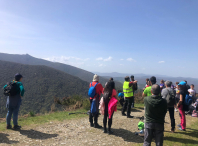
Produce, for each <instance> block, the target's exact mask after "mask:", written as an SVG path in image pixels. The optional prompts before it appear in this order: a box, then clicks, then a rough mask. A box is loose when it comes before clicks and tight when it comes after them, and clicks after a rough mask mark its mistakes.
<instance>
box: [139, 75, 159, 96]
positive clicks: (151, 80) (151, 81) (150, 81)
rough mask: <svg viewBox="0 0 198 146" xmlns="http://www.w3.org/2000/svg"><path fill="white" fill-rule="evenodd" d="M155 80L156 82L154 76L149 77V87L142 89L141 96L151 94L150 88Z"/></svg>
mask: <svg viewBox="0 0 198 146" xmlns="http://www.w3.org/2000/svg"><path fill="white" fill-rule="evenodd" d="M156 82H157V81H156V77H154V76H152V77H151V78H150V80H149V82H148V85H149V87H147V88H146V89H145V90H144V92H143V94H142V97H146V96H151V95H152V93H151V88H152V85H154V84H156Z"/></svg>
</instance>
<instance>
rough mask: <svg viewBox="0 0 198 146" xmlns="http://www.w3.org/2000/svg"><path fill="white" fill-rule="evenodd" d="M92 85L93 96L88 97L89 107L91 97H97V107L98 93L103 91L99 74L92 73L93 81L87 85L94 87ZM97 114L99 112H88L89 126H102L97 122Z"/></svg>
mask: <svg viewBox="0 0 198 146" xmlns="http://www.w3.org/2000/svg"><path fill="white" fill-rule="evenodd" d="M94 86H95V96H94V97H90V107H91V105H92V101H93V99H97V101H98V107H99V101H100V95H101V93H102V92H103V86H102V85H101V84H100V83H99V76H98V75H94V77H93V82H91V83H90V85H89V87H94ZM98 107H97V109H98ZM90 111H91V110H90ZM98 116H99V113H96V114H92V113H91V112H90V114H89V122H90V126H91V127H94V128H102V126H100V125H99V124H98ZM93 118H94V123H93Z"/></svg>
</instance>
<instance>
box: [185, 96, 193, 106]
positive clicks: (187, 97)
mask: <svg viewBox="0 0 198 146" xmlns="http://www.w3.org/2000/svg"><path fill="white" fill-rule="evenodd" d="M184 104H185V105H187V106H189V105H191V104H192V97H191V96H189V95H188V94H186V97H185V99H184Z"/></svg>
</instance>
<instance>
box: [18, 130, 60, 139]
mask: <svg viewBox="0 0 198 146" xmlns="http://www.w3.org/2000/svg"><path fill="white" fill-rule="evenodd" d="M19 132H20V133H21V134H22V135H26V136H27V137H28V138H31V139H49V138H53V137H57V136H58V134H46V133H42V132H39V131H35V130H32V129H31V130H19Z"/></svg>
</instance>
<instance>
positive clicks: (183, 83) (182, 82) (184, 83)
mask: <svg viewBox="0 0 198 146" xmlns="http://www.w3.org/2000/svg"><path fill="white" fill-rule="evenodd" d="M178 85H186V82H184V81H181V82H180V83H179V84H178Z"/></svg>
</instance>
